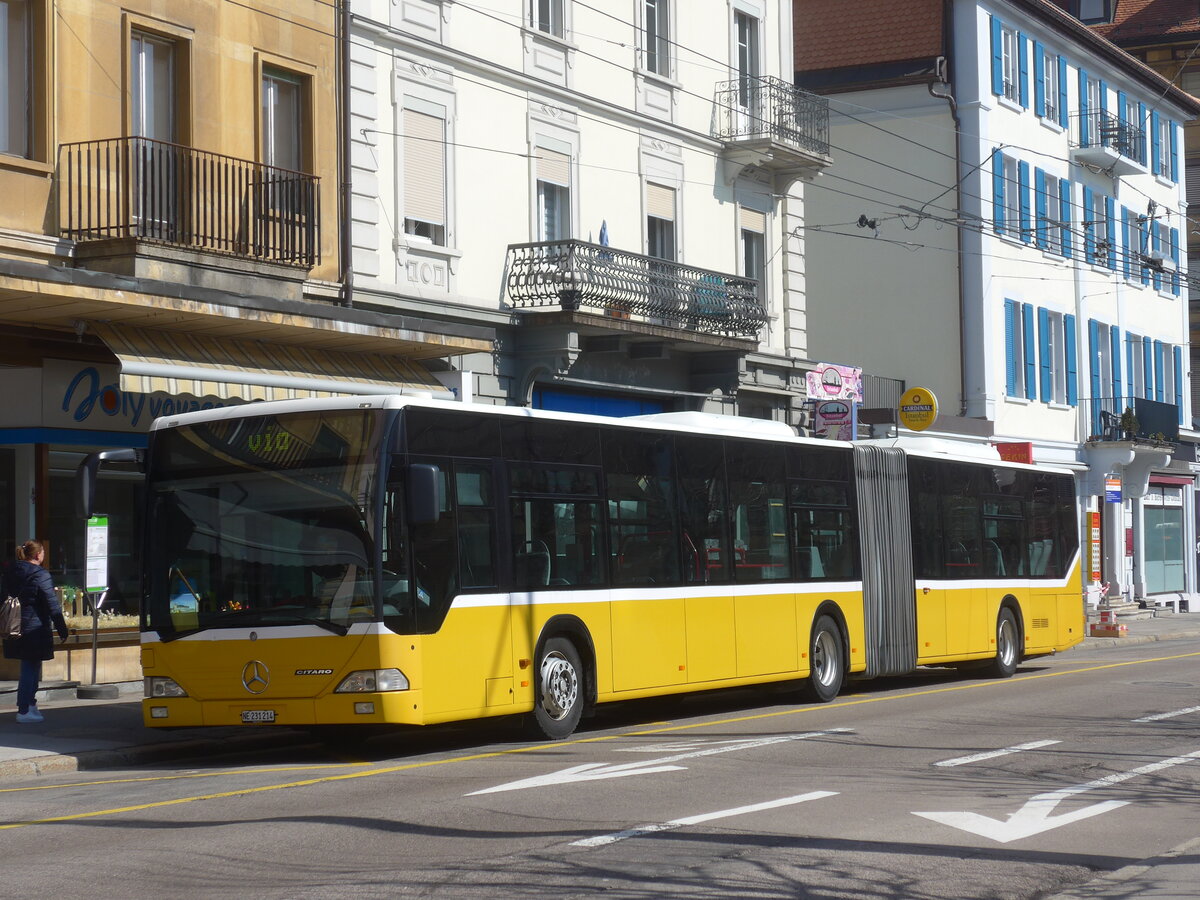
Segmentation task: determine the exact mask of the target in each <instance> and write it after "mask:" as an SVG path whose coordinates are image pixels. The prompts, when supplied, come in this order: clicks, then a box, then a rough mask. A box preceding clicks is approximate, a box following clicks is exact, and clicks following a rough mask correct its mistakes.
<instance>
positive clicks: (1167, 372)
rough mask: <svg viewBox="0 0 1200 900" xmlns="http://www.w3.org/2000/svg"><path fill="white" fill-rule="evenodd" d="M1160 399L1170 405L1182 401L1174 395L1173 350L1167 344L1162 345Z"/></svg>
mask: <svg viewBox="0 0 1200 900" xmlns="http://www.w3.org/2000/svg"><path fill="white" fill-rule="evenodd" d="M1162 399H1163V402H1164V403H1169V404H1171V405H1172V406H1174V405H1176V404H1178V403H1182V402H1183V398H1182V397H1176V396H1175V351H1174V348H1173V347H1171V346H1170V345H1169V344H1164V345H1163V347H1162Z"/></svg>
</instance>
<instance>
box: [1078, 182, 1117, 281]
mask: <svg viewBox="0 0 1200 900" xmlns="http://www.w3.org/2000/svg"><path fill="white" fill-rule="evenodd" d="M1113 209H1114V205H1113V200H1112V198H1111V197H1105V196H1104V195H1103V194H1098V193H1095V192H1094V191H1092V189H1091V188H1088V187H1086V186H1085V187H1084V189H1083V217H1084V218H1083V243H1084V258H1085V259H1086V260H1087V261H1088V262H1090V263H1092V264H1093V265H1097V266H1104V267H1106V268H1109V269H1115V268H1116V259H1117V254H1116V244H1115V243H1114V235H1113V222H1112V217H1113Z"/></svg>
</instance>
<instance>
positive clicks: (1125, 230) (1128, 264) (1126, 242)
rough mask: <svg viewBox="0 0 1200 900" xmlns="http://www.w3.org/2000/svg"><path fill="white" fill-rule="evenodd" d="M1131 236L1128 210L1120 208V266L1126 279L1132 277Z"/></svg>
mask: <svg viewBox="0 0 1200 900" xmlns="http://www.w3.org/2000/svg"><path fill="white" fill-rule="evenodd" d="M1131 240H1132V235H1131V234H1130V229H1129V209H1128V208H1127V207H1124V206H1122V207H1121V250H1122V251H1124V252H1123V253H1122V254H1121V261H1122V262H1121V264H1122V267H1123V270H1124V273H1125V277H1126V278H1132V277H1133V262H1132V261H1133V245H1132V244H1131V243H1130V242H1131Z"/></svg>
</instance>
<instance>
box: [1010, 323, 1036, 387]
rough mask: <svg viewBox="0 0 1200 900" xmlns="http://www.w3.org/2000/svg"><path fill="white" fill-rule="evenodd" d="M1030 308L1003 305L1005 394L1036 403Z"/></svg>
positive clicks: (1032, 328)
mask: <svg viewBox="0 0 1200 900" xmlns="http://www.w3.org/2000/svg"><path fill="white" fill-rule="evenodd" d="M1036 340H1037V336H1036V335H1035V333H1034V313H1033V307H1032V306H1030V305H1029V304H1028V303H1018V302H1017V301H1015V300H1005V301H1004V350H1005V353H1004V356H1005V394H1006V395H1007V396H1009V397H1024V398H1025V399H1027V400H1035V399H1037V380H1036V376H1035V368H1036V366H1037V358H1036V356H1035V354H1034V346H1035V341H1036Z"/></svg>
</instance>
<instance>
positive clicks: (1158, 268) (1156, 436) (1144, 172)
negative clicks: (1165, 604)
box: [797, 0, 1198, 600]
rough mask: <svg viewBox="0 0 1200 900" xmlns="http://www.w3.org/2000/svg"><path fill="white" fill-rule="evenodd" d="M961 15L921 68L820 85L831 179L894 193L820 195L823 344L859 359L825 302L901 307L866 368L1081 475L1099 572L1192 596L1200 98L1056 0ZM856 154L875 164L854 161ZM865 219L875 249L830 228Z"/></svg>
mask: <svg viewBox="0 0 1200 900" xmlns="http://www.w3.org/2000/svg"><path fill="white" fill-rule="evenodd" d="M801 5H802V4H801ZM944 11H945V12H946V13H947V14H946V15H945V16H944V17H942V22H943V23H948V24H944V25H943V26H942V28H943V30H942V32H941V34H940V40H939V41H938V45H937V49H936V54H935V55H932V57H931V58H927V65H926V66H925V69H924V73H923V75H922V77H919V78H915V79H914V78H910V79H908V80H907V83H905V82H904V80H896V79H893V80H892V81H891V82H889V81H888V80H887V78H886V77H885V73H884V72H883V71H882V70H879V71H877V72H876V73H875V74H874V75H872V74H871V73H869V72H867V73H863V74H862V75H861V76H860V81H859V84H858V85H855V83H854V81H853V80H851V79H848V78H847V77H845V76H842V77H841V78H839V77H838V75H837V73H835V72H829V71H826V72H819V73H807V74H805V73H803V72H802V73H801V76H800V78H799V81H800V83H801V84H808V85H811V86H813V89H816V87H815V85H816V83H818V82H820V83H823V84H824V86H825V88H826V90H830V89H831V88H832V89H833V90H836V91H837V93H832V92H831V93H830V94H829V96H830V97H831V98H832V114H831V144H832V146H833V148H834V149H833V153H834V155H835V156H836V157H837V159H838V165H837V167H836V168H835V169H834V170H833V171H834V172H835V173H837V174H838V175H845V177H847V178H855V179H858V180H860V181H861V182H863V183H864V184H869V185H871V186H872V188H874V189H875V190H876V193H875V196H876V197H878V202H876V203H871V202H870V199H864V197H863V196H862V195H861V194H860V196H859V197H856V198H854V199H852V200H850V199H847V198H845V197H840V196H837V195H834V194H831V193H822V192H819V191H815V190H814V191H812V192H811V193H810V198H809V207H808V210H809V240H808V250H809V257H810V260H812V262H811V263H810V268H809V276H810V282H809V284H810V323H811V325H812V327H811V329H810V335H809V339H810V343H811V344H812V346H813V347H814V348H815V352H816V353H818V354H821V353H825V354H826V355H836V354H839V353H840V354H841V355H842V356H843V357H846V356H847V354H848V353H850V352H852V349H853V346H854V335H853V333H852V329H851V330H847V329H841V328H839V327H838V325H837V322H836V320H835V318H834V316H833V315H832V314H831V313H830V312H829V310H831V309H835V308H838V307H844V306H845V305H846V304H847V303H848V304H849V305H850V307H851V309H853V307H854V306H855V305H856V304H857V305H860V306H861V308H860V310H859V313H860V314H861V315H867V314H868V313H867V310H868V309H870V308H872V306H873V304H877V303H883V304H884V305H886V306H887V309H886V311H885V312H883V313H882V315H883V316H884V317H886V320H887V322H888V323H889V328H888V330H887V333H882V334H881V333H874V334H872V335H871V336H870V337H869V338H868V339H867V340H866V341H865V342H864V343H863V344H862V349H863V350H864V355H863V356H862V357H858V358H856V357H854V356H849V357H848V361H850V362H854V363H857V364H861V365H865V366H868V367H870V368H871V369H872V370H873V371H877V372H879V373H880V374H887V375H891V376H894V377H898V378H902V379H904V380H905V381H906V383H907V384H908V385H909V386H915V385H921V386H924V387H927V388H930V389H932V390H933V391H934V392H935V393H936V394H937V396H938V397H939V398H940V400H941V404H942V409H943V412H944V413H947V414H949V419H948V425H949V430H952V431H957V432H958V437H960V438H963V439H969V440H973V441H979V442H983V441H988V442H992V443H997V444H1011V445H1015V446H1014V447H1012V448H1011V450H1010V452H1015V453H1020V452H1021V451H1022V447H1021V445H1031V446H1032V457H1033V459H1034V460H1035V461H1038V462H1047V463H1055V464H1065V465H1069V466H1072V467H1075V468H1076V469H1077V470H1078V472H1079V474H1080V477H1079V484H1080V491H1081V501H1082V509H1083V510H1085V511H1086V512H1085V516H1084V522H1083V523H1082V524H1083V525H1084V532H1083V535H1084V547H1085V551H1089V552H1085V558H1084V575H1085V581H1093V580H1094V581H1095V582H1096V583H1098V584H1100V583H1107V584H1108V585H1109V593H1110V594H1111V595H1118V594H1119V595H1123V596H1124V597H1126V598H1130V599H1141V598H1151V599H1157V600H1169V599H1174V598H1178V597H1183V596H1187V595H1195V594H1196V590H1197V588H1196V584H1197V581H1196V564H1195V552H1194V548H1195V546H1196V534H1195V524H1194V517H1193V516H1192V515H1191V512H1190V511H1191V510H1192V509H1193V508H1194V486H1193V478H1194V476H1193V469H1194V468H1195V465H1194V459H1195V455H1194V443H1192V442H1191V440H1193V439H1194V438H1195V435H1194V434H1193V433H1192V432H1191V431H1190V423H1191V409H1190V405H1191V401H1190V395H1189V391H1187V390H1185V385H1187V384H1188V372H1187V366H1188V359H1189V354H1188V315H1187V305H1186V295H1187V290H1186V271H1185V270H1186V263H1184V264H1183V265H1181V255H1180V254H1181V251H1180V247H1181V246H1182V244H1181V240H1182V238H1181V235H1185V234H1186V231H1185V228H1186V218H1185V214H1186V202H1185V198H1186V193H1185V185H1184V166H1183V160H1182V157H1181V153H1182V147H1183V142H1182V133H1181V124H1182V123H1183V122H1184V121H1186V120H1188V119H1190V118H1193V117H1194V116H1195V115H1196V114H1197V111H1198V110H1197V105H1196V101H1195V100H1192V99H1191V98H1189V97H1187V95H1185V94H1183V93H1182V92H1180V91H1179V90H1177V89H1175V88H1173V87H1171V85H1169V84H1168V83H1167V82H1166V81H1165V80H1163V79H1162V78H1160V77H1159V76H1157V75H1156V74H1155V73H1153V72H1152V71H1151V70H1149V69H1148V68H1146V67H1145V66H1143V65H1142V64H1140V63H1138V62H1137V61H1135V60H1133V59H1132V58H1131V57H1128V56H1127V55H1126V54H1124V53H1123V52H1122V51H1120V50H1118V49H1117V48H1115V47H1113V46H1112V45H1111V44H1108V43H1107V42H1106V41H1103V40H1102V39H1099V38H1097V36H1096V35H1094V34H1092V33H1091V32H1089V31H1088V30H1087V29H1086V28H1084V27H1082V26H1081V25H1080V24H1079V23H1078V21H1076V20H1074V19H1072V18H1071V17H1070V16H1067V15H1065V14H1063V13H1062V12H1061V11H1060V10H1059V9H1058V8H1057V7H1055V6H1054V5H1053V4H1051V3H1048V2H1041V0H1009V2H1003V0H996V2H980V0H949V2H947V4H946V5H945V10H944ZM845 14H846V15H852V12H851V11H850V10H846V11H845ZM797 15H798V18H799V16H800V13H799V12H798V13H797ZM801 27H803V26H801ZM798 43H799V42H798ZM798 53H799V51H798ZM799 62H800V63H801V65H803V61H802V60H799ZM864 141H870V143H869V144H868V143H864ZM864 146H871V147H872V149H871V150H870V151H865V150H863V149H862V148H863V147H864ZM843 148H851V149H854V150H856V151H857V152H859V153H863V154H864V155H866V156H869V157H870V158H869V159H865V160H861V159H860V160H859V161H858V162H857V163H851V164H847V165H843V163H842V158H841V156H840V155H839V151H840V150H841V149H843ZM859 212H862V213H864V214H866V216H867V218H868V219H870V220H872V221H874V222H875V223H876V230H875V233H874V237H873V243H870V244H867V243H864V241H863V240H861V239H859V240H851V239H849V237H848V236H847V233H846V232H845V230H844V229H843V232H842V234H840V235H835V233H833V232H832V231H830V232H829V233H825V232H822V231H816V230H814V228H813V226H814V225H815V226H818V227H820V226H821V225H822V223H825V222H833V223H838V222H846V221H851V222H852V221H854V220H855V217H856V215H857V214H858V213H859ZM859 235H861V232H859V234H858V235H854V236H855V237H857V236H859ZM868 260H870V262H869V263H868V262H867V261H868ZM896 285H902V286H901V287H899V288H897V287H896ZM827 291H828V292H833V295H832V297H830V296H827V295H826V292H827ZM863 298H866V299H863ZM885 298H886V299H885ZM893 298H895V299H894V300H893ZM905 323H907V327H906V326H905ZM826 340H832V341H833V342H834V343H833V344H832V348H831V349H829V350H827V349H826V344H825V343H824V342H825V341H826ZM953 423H956V424H953ZM958 426H967V427H958ZM936 428H937V426H935V429H936ZM1118 485H1119V487H1118ZM1185 511H1186V514H1185ZM1097 520H1098V521H1097ZM1093 535H1096V536H1098V538H1099V543H1098V544H1097V545H1096V546H1095V548H1094V549H1093V548H1092V547H1090V546H1089V538H1091V537H1092V536H1093ZM1098 594H1099V592H1098V591H1095V592H1093V597H1095V596H1098Z"/></svg>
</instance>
